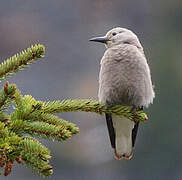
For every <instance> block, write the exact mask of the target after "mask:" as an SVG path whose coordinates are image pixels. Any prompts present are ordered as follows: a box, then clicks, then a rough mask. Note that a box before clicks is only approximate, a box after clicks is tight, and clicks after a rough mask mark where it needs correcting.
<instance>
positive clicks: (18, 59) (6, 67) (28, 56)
mask: <svg viewBox="0 0 182 180" xmlns="http://www.w3.org/2000/svg"><path fill="white" fill-rule="evenodd" d="M44 52H45V47H44V45H41V44H38V45H37V44H36V45H34V46H31V47H30V48H28V49H26V50H23V51H22V52H21V53H19V54H15V55H14V56H12V57H11V58H8V59H7V60H6V61H4V62H3V63H1V64H0V80H3V79H5V78H6V77H7V76H9V75H11V74H13V73H15V72H17V71H19V70H21V69H22V68H24V67H25V66H27V65H28V64H31V63H33V62H34V61H35V60H37V59H38V58H41V57H43V55H44Z"/></svg>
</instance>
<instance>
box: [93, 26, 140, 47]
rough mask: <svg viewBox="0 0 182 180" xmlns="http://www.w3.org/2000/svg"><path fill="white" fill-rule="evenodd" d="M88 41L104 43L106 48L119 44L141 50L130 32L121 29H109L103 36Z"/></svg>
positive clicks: (137, 41) (136, 39) (134, 36)
mask: <svg viewBox="0 0 182 180" xmlns="http://www.w3.org/2000/svg"><path fill="white" fill-rule="evenodd" d="M90 41H95V42H101V43H104V44H105V45H106V48H110V47H113V46H116V45H120V44H131V45H134V46H136V47H137V48H139V49H142V46H141V44H140V42H139V40H138V38H137V36H136V35H135V34H134V33H133V32H132V31H130V30H128V29H125V28H121V27H117V28H114V29H111V30H110V31H109V32H107V34H106V35H105V36H103V37H95V38H92V39H90Z"/></svg>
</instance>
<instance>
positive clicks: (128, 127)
mask: <svg viewBox="0 0 182 180" xmlns="http://www.w3.org/2000/svg"><path fill="white" fill-rule="evenodd" d="M91 41H98V42H103V43H105V45H106V48H107V50H106V51H105V53H104V56H103V57H102V59H101V69H100V74H99V94H98V96H99V101H100V102H101V103H103V104H107V105H115V104H121V105H129V106H133V107H134V108H140V107H143V106H144V107H148V105H149V104H150V103H152V102H153V98H154V96H155V94H154V91H153V86H152V81H151V75H150V69H149V66H148V64H147V60H146V58H145V55H144V52H143V48H142V46H141V44H140V42H139V40H138V38H137V36H136V35H135V34H134V33H133V32H132V31H130V30H128V29H125V28H120V27H118V28H114V29H112V30H111V31H109V32H108V33H107V34H106V36H104V37H101V38H93V39H91ZM109 119H110V120H109ZM106 120H107V121H108V122H109V123H108V122H107V125H108V130H109V134H110V139H111V144H112V147H113V148H114V149H115V157H116V158H117V159H122V158H126V159H130V158H131V157H132V154H133V148H132V147H133V146H134V141H135V138H136V134H137V129H138V123H137V124H135V123H134V122H132V121H131V120H129V119H127V118H121V117H119V116H114V117H111V115H110V116H109V115H106ZM111 126H112V127H111ZM111 134H113V135H111ZM132 141H133V142H132Z"/></svg>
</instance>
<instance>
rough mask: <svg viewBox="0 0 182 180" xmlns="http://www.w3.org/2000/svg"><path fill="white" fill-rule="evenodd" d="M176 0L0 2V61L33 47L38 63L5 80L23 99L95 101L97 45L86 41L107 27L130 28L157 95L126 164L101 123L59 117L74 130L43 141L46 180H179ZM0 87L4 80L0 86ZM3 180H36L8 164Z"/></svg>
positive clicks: (180, 49)
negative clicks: (38, 48)
mask: <svg viewBox="0 0 182 180" xmlns="http://www.w3.org/2000/svg"><path fill="white" fill-rule="evenodd" d="M181 20H182V1H177V0H173V1H171V0H165V1H164V0H153V1H150V0H137V1H133V0H112V1H110V0H92V1H90V0H76V1H75V0H69V1H67V0H54V1H49V0H31V1H24V0H7V1H1V5H0V60H1V61H3V60H4V59H6V58H7V57H10V56H12V55H13V54H15V53H17V52H19V51H21V50H22V49H24V48H27V47H28V46H30V45H31V44H34V43H43V44H45V45H46V55H45V58H44V59H42V60H39V61H38V62H37V63H35V64H33V65H31V67H30V68H28V69H25V70H24V71H21V72H18V73H17V74H16V75H15V76H13V77H11V78H9V79H8V80H9V82H11V83H16V84H17V86H18V87H19V89H20V90H21V91H22V93H23V94H32V96H33V97H35V98H36V99H40V100H56V99H64V98H73V99H74V98H92V99H97V91H98V73H99V68H100V67H99V63H100V59H101V57H102V55H103V53H104V51H105V47H104V46H103V45H102V44H97V43H90V42H88V39H89V38H91V37H93V36H99V35H104V34H105V33H106V32H107V31H108V30H110V29H112V28H113V27H117V26H121V27H125V28H129V29H131V30H133V31H134V32H135V33H136V34H137V35H138V37H139V39H140V40H141V42H142V44H143V46H144V50H145V54H146V56H147V59H148V62H149V64H150V67H151V72H152V78H153V83H154V85H155V92H156V98H155V101H154V104H153V105H152V106H151V107H150V108H149V109H147V110H146V112H147V113H148V116H149V120H148V121H147V122H146V123H141V125H140V128H139V133H138V137H137V142H136V146H135V153H134V157H133V159H132V160H130V161H127V160H122V161H116V160H115V159H114V158H113V150H112V148H111V147H110V142H109V138H108V133H107V129H106V124H105V119H104V117H103V116H99V115H96V114H94V113H64V114H61V115H60V116H61V117H62V118H64V119H66V120H70V121H72V122H74V123H76V124H77V125H78V126H79V127H80V133H79V134H78V135H76V136H74V137H73V138H72V139H70V140H69V141H67V142H64V143H57V142H50V141H42V142H43V143H44V144H45V145H46V146H47V147H49V148H50V149H51V151H52V156H53V158H52V159H51V164H52V165H53V167H54V174H53V175H52V176H51V177H50V178H48V179H50V180H53V179H54V180H60V179H61V180H62V179H63V180H72V179H74V180H82V179H83V180H92V179H94V180H110V179H114V180H131V179H132V180H133V179H135V180H143V179H144V180H154V179H155V180H156V179H157V180H158V179H159V180H161V179H165V180H171V179H175V180H181V179H182V171H181V169H182V123H181V121H182V114H181V112H182V108H181V107H182V105H181V100H182V92H181V91H182V70H181V67H182V58H181V57H182V46H181V45H182V22H181ZM2 83H4V82H2ZM0 179H3V180H5V179H6V180H24V179H26V180H41V179H42V178H41V177H39V176H38V175H36V174H35V173H32V172H31V169H28V168H26V167H25V166H23V165H17V164H16V165H15V167H14V168H13V171H12V173H11V174H10V175H9V176H8V177H7V178H5V177H3V176H1V177H0Z"/></svg>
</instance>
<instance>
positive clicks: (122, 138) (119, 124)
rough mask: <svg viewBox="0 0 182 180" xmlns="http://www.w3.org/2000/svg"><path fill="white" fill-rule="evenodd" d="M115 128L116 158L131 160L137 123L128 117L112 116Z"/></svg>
mask: <svg viewBox="0 0 182 180" xmlns="http://www.w3.org/2000/svg"><path fill="white" fill-rule="evenodd" d="M112 120H113V126H114V130H115V137H116V139H115V143H116V144H115V158H116V159H118V160H120V159H123V158H125V159H130V158H131V157H132V155H133V145H134V144H133V142H132V141H133V137H132V131H133V129H134V126H135V122H133V121H131V120H129V119H127V118H126V117H119V116H112Z"/></svg>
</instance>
